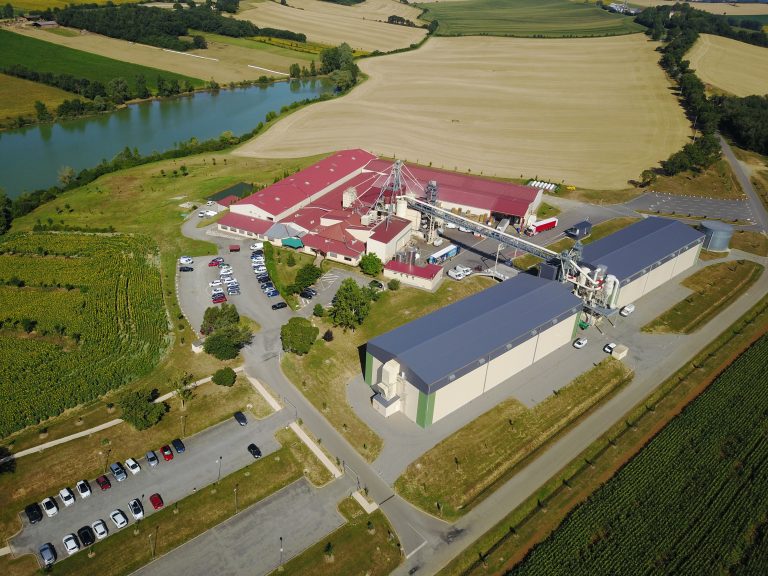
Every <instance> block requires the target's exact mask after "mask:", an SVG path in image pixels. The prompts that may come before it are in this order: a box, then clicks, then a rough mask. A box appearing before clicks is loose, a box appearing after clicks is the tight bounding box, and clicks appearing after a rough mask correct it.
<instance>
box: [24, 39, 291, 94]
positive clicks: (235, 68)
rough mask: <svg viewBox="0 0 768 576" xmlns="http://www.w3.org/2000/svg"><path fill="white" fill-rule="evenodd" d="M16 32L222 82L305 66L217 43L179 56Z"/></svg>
mask: <svg viewBox="0 0 768 576" xmlns="http://www.w3.org/2000/svg"><path fill="white" fill-rule="evenodd" d="M59 30H62V29H59ZM13 31H14V32H18V33H19V34H24V35H25V36H30V37H32V38H37V39H38V40H45V41H46V42H51V43H53V44H59V45H60V46H68V47H69V48H75V49H77V50H82V51H84V52H91V53H93V54H99V55H100V56H106V57H108V58H114V59H115V60H123V61H124V62H131V63H132V64H141V65H143V66H151V67H153V68H159V69H160V70H168V71H170V72H176V73H177V74H184V75H186V76H192V77H193V78H200V79H202V80H206V81H207V80H211V79H214V80H216V81H217V82H221V83H224V82H238V81H240V80H256V79H257V78H258V77H259V76H263V75H265V76H274V77H276V78H281V77H283V74H280V73H281V72H287V67H288V66H290V64H291V63H293V62H299V63H302V58H301V56H297V57H296V58H295V59H294V60H293V61H292V62H289V61H288V59H285V58H280V59H276V58H275V57H274V56H273V55H272V54H270V53H269V52H267V51H265V52H263V53H262V52H261V51H259V50H251V49H248V48H241V47H239V46H230V45H227V44H219V43H214V42H212V43H211V44H210V47H209V48H208V49H207V50H190V51H189V52H187V53H186V54H179V53H176V52H169V51H166V50H162V49H161V48H157V47H155V46H147V45H146V44H136V43H134V42H128V41H126V40H117V39H115V38H108V37H107V36H100V35H99V34H91V33H89V32H86V33H84V34H77V35H75V36H62V35H60V34H52V33H51V32H50V31H48V30H45V29H43V30H40V29H34V28H14V30H13ZM197 56H200V57H197ZM248 64H251V65H253V66H260V67H262V68H265V69H269V70H274V72H269V71H267V70H264V69H258V68H250V67H249V66H248Z"/></svg>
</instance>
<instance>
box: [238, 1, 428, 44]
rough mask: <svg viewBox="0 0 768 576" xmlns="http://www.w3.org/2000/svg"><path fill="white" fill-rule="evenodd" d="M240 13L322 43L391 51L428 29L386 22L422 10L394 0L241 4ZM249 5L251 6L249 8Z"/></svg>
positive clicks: (416, 39) (260, 23)
mask: <svg viewBox="0 0 768 576" xmlns="http://www.w3.org/2000/svg"><path fill="white" fill-rule="evenodd" d="M241 8H242V10H241V11H240V12H239V13H238V15H237V17H238V18H240V19H243V20H250V21H252V22H253V23H254V24H256V25H257V26H261V27H272V28H284V29H286V30H292V31H293V32H302V33H304V34H306V35H307V39H308V40H310V41H312V42H320V43H321V44H330V45H334V46H335V45H338V44H341V43H342V42H346V43H347V44H349V45H350V46H352V48H354V49H355V50H363V51H365V52H373V51H374V50H380V51H382V52H388V51H390V50H395V49H397V48H405V47H407V46H410V45H411V44H414V43H416V42H419V41H420V40H421V39H422V38H423V37H424V35H425V34H426V32H427V31H426V30H424V29H423V28H411V27H408V26H397V25H395V24H387V23H386V19H387V18H388V17H389V16H391V15H397V16H402V17H403V18H407V19H409V20H412V21H414V22H415V21H416V19H417V18H418V16H419V13H420V12H421V11H420V10H418V9H417V8H414V7H413V6H407V5H405V4H401V3H400V2H396V1H395V0H368V1H367V2H363V3H362V4H356V5H354V6H342V5H341V4H333V3H330V2H322V1H321V0H290V2H288V5H287V6H283V5H281V4H280V3H279V2H260V3H253V4H250V5H249V6H248V7H246V6H245V5H241ZM246 8H248V9H246Z"/></svg>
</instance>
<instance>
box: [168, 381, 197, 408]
mask: <svg viewBox="0 0 768 576" xmlns="http://www.w3.org/2000/svg"><path fill="white" fill-rule="evenodd" d="M191 382H192V374H190V373H189V372H185V373H184V374H182V375H181V376H179V377H178V378H177V379H176V381H175V382H174V387H173V389H174V391H175V392H176V396H177V397H178V398H179V400H181V409H182V410H186V407H187V406H186V404H187V401H189V400H192V396H193V395H194V393H193V392H192V388H189V387H188V386H189V384H190V383H191Z"/></svg>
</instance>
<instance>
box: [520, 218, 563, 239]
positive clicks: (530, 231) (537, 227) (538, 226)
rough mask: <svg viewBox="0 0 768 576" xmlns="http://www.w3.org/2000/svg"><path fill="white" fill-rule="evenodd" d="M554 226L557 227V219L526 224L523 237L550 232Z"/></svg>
mask: <svg viewBox="0 0 768 576" xmlns="http://www.w3.org/2000/svg"><path fill="white" fill-rule="evenodd" d="M555 226H557V218H547V219H545V220H539V221H538V222H531V223H530V224H528V228H526V229H525V235H526V236H536V234H538V233H539V232H544V231H546V230H552V228H554V227H555Z"/></svg>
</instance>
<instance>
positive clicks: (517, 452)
mask: <svg viewBox="0 0 768 576" xmlns="http://www.w3.org/2000/svg"><path fill="white" fill-rule="evenodd" d="M632 376H633V374H632V372H631V371H630V370H629V369H628V368H627V367H626V366H625V365H624V364H623V363H621V362H620V361H618V360H615V359H613V358H610V357H609V358H606V359H605V360H603V361H602V362H600V363H599V364H597V365H596V366H595V367H594V368H592V369H591V370H589V371H588V372H585V373H584V374H582V375H580V376H578V377H577V378H575V379H574V380H573V381H572V382H571V383H570V384H568V385H567V386H566V387H564V388H561V389H560V390H559V391H558V392H557V393H556V394H554V395H553V396H550V397H549V398H547V399H546V400H544V401H543V402H541V403H539V404H537V405H536V406H535V407H534V408H530V409H529V408H526V407H525V406H523V404H521V403H520V402H519V401H518V400H516V399H514V398H510V399H509V400H505V401H504V402H502V403H501V404H499V405H498V406H496V407H495V408H493V409H491V410H489V411H488V412H486V413H485V414H483V415H482V416H480V417H478V418H476V419H475V420H473V421H472V422H470V423H469V424H467V425H466V426H464V427H463V428H461V429H460V430H458V431H457V432H454V433H453V434H451V435H450V436H449V437H448V438H446V439H445V440H443V441H442V442H440V443H439V444H438V445H436V446H435V447H434V448H432V449H430V450H429V451H428V452H426V453H424V454H423V455H422V456H420V457H419V458H417V459H416V460H415V461H414V462H412V463H411V464H410V465H409V466H408V468H407V469H406V471H405V472H404V473H403V475H402V476H400V478H398V479H397V481H396V482H395V489H396V490H397V491H398V493H399V494H400V495H401V496H403V498H405V499H406V500H408V501H409V502H411V503H413V504H415V505H416V506H418V507H419V508H421V509H423V510H425V511H427V512H429V513H431V514H435V513H439V514H440V515H441V517H442V518H444V519H446V520H453V519H456V518H458V517H459V516H461V515H462V514H465V513H466V512H467V511H469V510H470V509H472V508H473V507H474V506H476V505H477V504H479V503H480V502H481V501H482V500H483V499H484V498H485V497H486V496H488V495H489V494H490V493H492V492H493V490H495V489H496V487H498V486H499V485H500V484H501V483H503V482H505V481H506V480H507V479H509V477H510V476H511V475H512V474H514V473H515V471H517V470H518V469H519V467H520V466H521V465H524V463H525V461H526V460H527V459H528V458H531V457H535V454H536V453H537V452H538V451H539V450H541V449H542V448H544V447H545V446H546V445H547V443H548V442H550V441H552V440H553V439H554V438H556V437H557V435H558V434H560V433H561V432H563V430H565V429H567V428H568V427H569V426H571V425H572V424H573V423H574V422H576V421H577V420H579V418H581V417H582V416H583V415H584V414H585V413H587V412H588V411H589V410H590V409H591V408H593V407H594V406H596V405H597V404H598V403H599V402H600V401H602V400H603V399H604V398H606V397H608V396H609V395H610V394H612V393H613V392H614V391H616V390H618V389H619V388H620V387H621V386H623V385H625V384H626V383H627V382H629V381H630V380H631V379H632ZM436 503H439V504H440V506H439V508H437V509H436Z"/></svg>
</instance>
